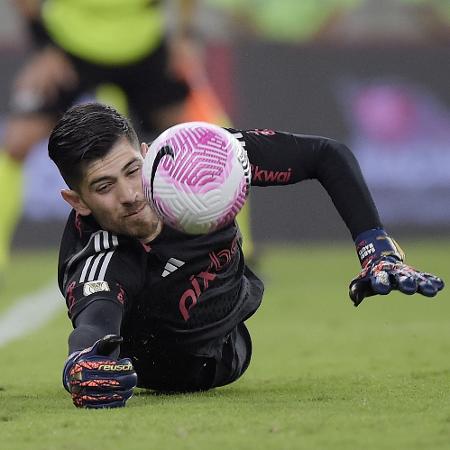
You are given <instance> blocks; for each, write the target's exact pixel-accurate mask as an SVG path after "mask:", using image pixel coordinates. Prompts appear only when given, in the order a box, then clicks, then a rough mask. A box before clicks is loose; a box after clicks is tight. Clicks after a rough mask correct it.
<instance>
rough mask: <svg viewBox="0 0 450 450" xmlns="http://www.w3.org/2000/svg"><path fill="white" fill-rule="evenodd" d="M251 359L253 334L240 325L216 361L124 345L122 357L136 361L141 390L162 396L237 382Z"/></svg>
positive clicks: (170, 351)
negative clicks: (158, 393) (157, 392)
mask: <svg viewBox="0 0 450 450" xmlns="http://www.w3.org/2000/svg"><path fill="white" fill-rule="evenodd" d="M251 355H252V341H251V338H250V334H249V332H248V330H247V327H246V326H245V324H243V323H240V324H239V325H237V326H236V328H234V329H233V331H232V332H231V333H229V334H228V335H227V336H226V338H225V339H223V340H222V349H221V352H220V356H218V357H217V358H208V357H202V356H195V355H193V354H188V353H186V352H183V351H180V352H177V351H176V349H175V348H171V349H169V348H168V347H164V348H163V347H162V346H161V347H160V348H155V347H149V348H146V347H145V346H144V347H137V348H127V347H126V346H124V345H122V351H121V355H120V356H121V357H129V358H131V360H132V361H133V365H134V368H135V370H136V373H137V375H138V387H141V388H146V389H153V390H157V391H162V392H195V391H206V390H208V389H211V388H215V387H219V386H225V385H227V384H230V383H232V382H233V381H236V380H237V379H238V378H239V377H240V376H241V375H242V374H243V373H244V372H245V371H246V370H247V368H248V366H249V364H250V359H251Z"/></svg>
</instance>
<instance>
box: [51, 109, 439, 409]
mask: <svg viewBox="0 0 450 450" xmlns="http://www.w3.org/2000/svg"><path fill="white" fill-rule="evenodd" d="M228 131H229V132H230V133H233V134H234V135H235V137H236V138H237V139H238V140H239V141H240V142H241V144H242V145H243V146H244V147H245V149H246V150H247V152H248V157H249V160H250V162H251V165H252V185H253V186H261V187H266V186H281V185H288V184H293V183H299V182H302V181H303V180H306V179H316V180H318V182H320V183H321V184H322V186H323V187H324V188H325V190H326V191H327V193H328V194H329V195H330V197H331V199H332V201H333V203H334V205H335V207H336V209H337V211H338V212H339V214H340V216H341V217H342V219H343V220H344V222H345V224H346V225H347V227H348V229H349V231H350V233H351V236H352V238H353V240H354V242H355V245H356V251H357V255H358V257H359V260H360V263H361V267H362V270H361V272H360V273H359V275H358V276H356V277H355V279H354V280H353V281H352V282H351V283H350V298H351V300H352V302H353V303H354V305H355V306H358V305H359V304H360V303H361V302H362V301H363V300H364V298H366V297H369V296H372V295H376V294H381V295H384V294H388V293H389V292H390V291H392V290H399V291H401V292H403V293H405V294H414V293H419V294H422V295H424V296H427V297H433V296H435V295H436V294H437V293H438V291H439V290H441V289H442V288H443V286H444V283H443V281H442V280H441V279H439V278H438V277H436V276H434V275H432V274H428V273H424V272H421V271H420V270H417V269H414V268H412V267H410V266H408V265H407V264H406V263H405V262H404V255H403V252H402V251H401V250H400V248H399V247H398V245H397V244H396V243H395V241H394V240H393V239H392V238H390V237H389V236H388V234H387V233H386V231H385V230H384V229H383V225H382V223H381V221H380V219H379V216H378V212H377V210H376V207H375V205H374V203H373V201H372V198H371V195H370V193H369V191H368V188H367V186H366V183H365V182H364V179H363V177H362V175H361V171H360V169H359V166H358V163H357V161H356V160H355V158H354V156H353V154H352V153H351V151H350V150H349V149H348V148H347V147H345V146H344V145H342V144H340V143H338V142H336V141H333V140H331V139H327V138H323V137H317V136H307V135H300V134H293V133H284V132H278V131H273V130H267V129H264V130H260V129H254V130H247V131H243V130H242V131H239V130H232V129H228ZM146 147H147V146H146V144H142V145H141V149H140V147H139V141H138V138H137V136H136V133H135V131H134V130H133V128H132V126H131V125H130V123H129V122H128V120H127V119H125V118H124V117H123V116H122V115H120V114H119V113H117V112H116V111H115V110H114V109H112V108H109V107H106V106H102V105H99V104H87V105H81V106H76V107H73V108H71V109H70V110H69V111H68V112H66V114H65V115H64V116H63V117H62V119H61V120H60V121H59V122H58V124H57V125H56V127H55V128H54V130H53V132H52V134H51V136H50V140H49V155H50V158H51V159H52V160H53V161H54V162H55V164H56V165H57V167H58V169H59V171H60V172H61V175H62V176H63V178H64V180H65V181H66V183H67V185H68V189H66V190H64V191H62V196H63V198H64V199H65V200H66V201H67V202H68V203H69V204H70V205H71V206H72V208H73V210H72V212H71V213H70V215H69V218H68V221H67V225H66V228H65V231H64V235H63V238H62V242H61V248H60V259H59V286H60V289H61V292H62V293H63V295H64V296H65V298H66V302H67V307H68V312H69V317H70V319H71V321H72V324H73V327H74V330H73V331H72V333H71V334H70V336H69V354H70V356H69V357H68V359H67V361H66V363H65V366H64V375H63V383H64V386H65V387H66V389H67V390H68V391H69V392H70V393H71V395H72V399H73V402H74V404H75V405H76V406H78V407H87V408H102V407H116V406H124V405H125V403H126V401H127V400H128V399H129V398H130V396H131V395H132V391H133V388H134V387H135V386H136V385H137V386H139V387H143V388H148V389H155V390H159V391H165V392H174V391H176V392H190V391H198V390H207V389H211V388H214V387H218V386H223V385H226V384H229V383H232V382H233V381H235V380H237V379H238V378H239V377H240V376H241V375H242V374H243V373H244V372H245V370H246V369H247V367H248V365H249V363H250V358H251V353H252V346H251V338H250V335H249V333H248V331H247V328H246V326H245V321H246V320H247V319H248V318H249V317H250V316H251V315H252V314H254V313H255V311H256V310H257V309H258V307H259V305H260V303H261V300H262V295H263V283H262V282H261V280H260V279H259V278H258V277H257V276H256V275H255V274H254V273H253V272H252V271H251V270H250V269H249V268H248V267H247V266H246V264H245V261H244V257H243V252H242V248H241V238H240V233H239V229H238V227H237V226H236V224H235V223H232V224H230V225H228V226H226V227H225V228H222V229H220V230H218V231H215V232H213V233H209V234H204V235H195V236H192V235H186V234H183V233H181V232H179V231H176V230H174V229H171V228H170V227H168V226H167V225H164V224H163V223H162V221H161V220H160V218H159V217H158V216H157V215H156V214H155V212H154V211H153V210H152V209H151V207H150V205H149V204H148V203H147V202H146V200H145V197H144V193H143V188H142V183H141V170H142V164H143V159H142V156H141V153H140V150H142V151H143V152H145V151H146Z"/></svg>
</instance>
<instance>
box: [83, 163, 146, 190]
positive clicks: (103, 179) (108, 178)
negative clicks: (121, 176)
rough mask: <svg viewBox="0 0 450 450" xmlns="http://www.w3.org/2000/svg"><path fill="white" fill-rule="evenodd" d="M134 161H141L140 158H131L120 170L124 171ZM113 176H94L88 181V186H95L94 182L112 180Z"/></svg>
mask: <svg viewBox="0 0 450 450" xmlns="http://www.w3.org/2000/svg"><path fill="white" fill-rule="evenodd" d="M136 162H141V160H140V158H133V159H132V160H131V161H129V162H127V163H126V164H125V165H124V166H123V167H122V169H121V170H120V171H121V172H126V171H127V170H128V169H129V167H130V166H132V165H133V164H134V163H136ZM114 178H115V177H113V176H109V175H105V176H103V177H100V178H94V180H92V181H91V182H90V183H89V187H90V188H92V187H93V186H95V185H96V184H99V183H102V182H104V181H110V180H113V179H114Z"/></svg>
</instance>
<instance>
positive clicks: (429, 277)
mask: <svg viewBox="0 0 450 450" xmlns="http://www.w3.org/2000/svg"><path fill="white" fill-rule="evenodd" d="M422 277H423V278H425V279H426V280H428V281H430V282H431V283H432V284H433V286H434V287H435V288H436V289H437V290H438V291H441V290H442V289H444V286H445V283H444V280H442V279H441V278H439V277H436V276H434V275H432V274H431V273H422Z"/></svg>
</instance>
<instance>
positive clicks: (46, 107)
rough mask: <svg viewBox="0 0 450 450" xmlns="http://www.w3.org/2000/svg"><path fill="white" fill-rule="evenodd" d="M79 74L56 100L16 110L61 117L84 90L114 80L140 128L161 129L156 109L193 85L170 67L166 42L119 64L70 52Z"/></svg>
mask: <svg viewBox="0 0 450 450" xmlns="http://www.w3.org/2000/svg"><path fill="white" fill-rule="evenodd" d="M66 55H67V57H68V58H69V59H70V60H71V61H72V64H73V66H74V68H75V70H76V72H77V74H78V77H79V83H78V84H77V85H76V86H74V87H73V88H72V89H70V90H61V91H60V92H59V93H58V96H57V97H56V98H55V99H52V100H43V102H42V103H43V104H41V105H39V106H38V107H36V108H35V109H33V110H29V109H28V110H21V107H20V106H18V105H16V106H15V107H14V105H15V104H16V103H17V102H15V101H14V95H13V99H12V102H11V104H12V108H13V111H12V113H14V114H30V113H31V114H34V113H43V114H48V115H52V116H55V117H59V116H60V115H61V114H63V113H64V112H65V111H66V109H67V108H69V107H70V106H71V105H72V104H73V103H74V101H75V100H76V99H77V98H79V97H80V95H81V94H83V93H86V92H89V91H91V90H93V89H94V88H95V87H97V86H98V85H100V84H105V83H111V84H114V85H117V86H119V87H120V88H121V89H122V90H123V91H124V93H125V94H126V96H127V100H128V107H129V109H130V113H131V115H132V117H133V119H134V120H135V123H136V125H137V128H140V129H142V130H144V131H148V132H155V131H158V130H157V129H156V127H155V125H154V124H153V123H152V122H151V116H152V113H153V112H155V111H157V110H158V109H160V108H161V107H164V106H170V105H173V104H176V103H179V102H181V101H183V100H184V99H185V98H186V97H187V95H188V93H189V87H188V85H187V84H186V82H185V81H184V80H182V79H180V78H177V77H176V76H175V75H173V74H172V73H170V71H169V69H168V52H167V45H166V43H165V42H163V43H162V44H161V45H160V46H159V47H158V48H157V49H156V50H155V51H153V52H152V53H151V54H149V55H148V56H146V57H145V58H143V59H141V60H139V61H137V62H134V63H131V64H128V65H118V66H105V65H96V64H93V63H91V62H88V61H85V60H83V59H80V58H77V57H75V56H73V55H71V54H68V53H66Z"/></svg>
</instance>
